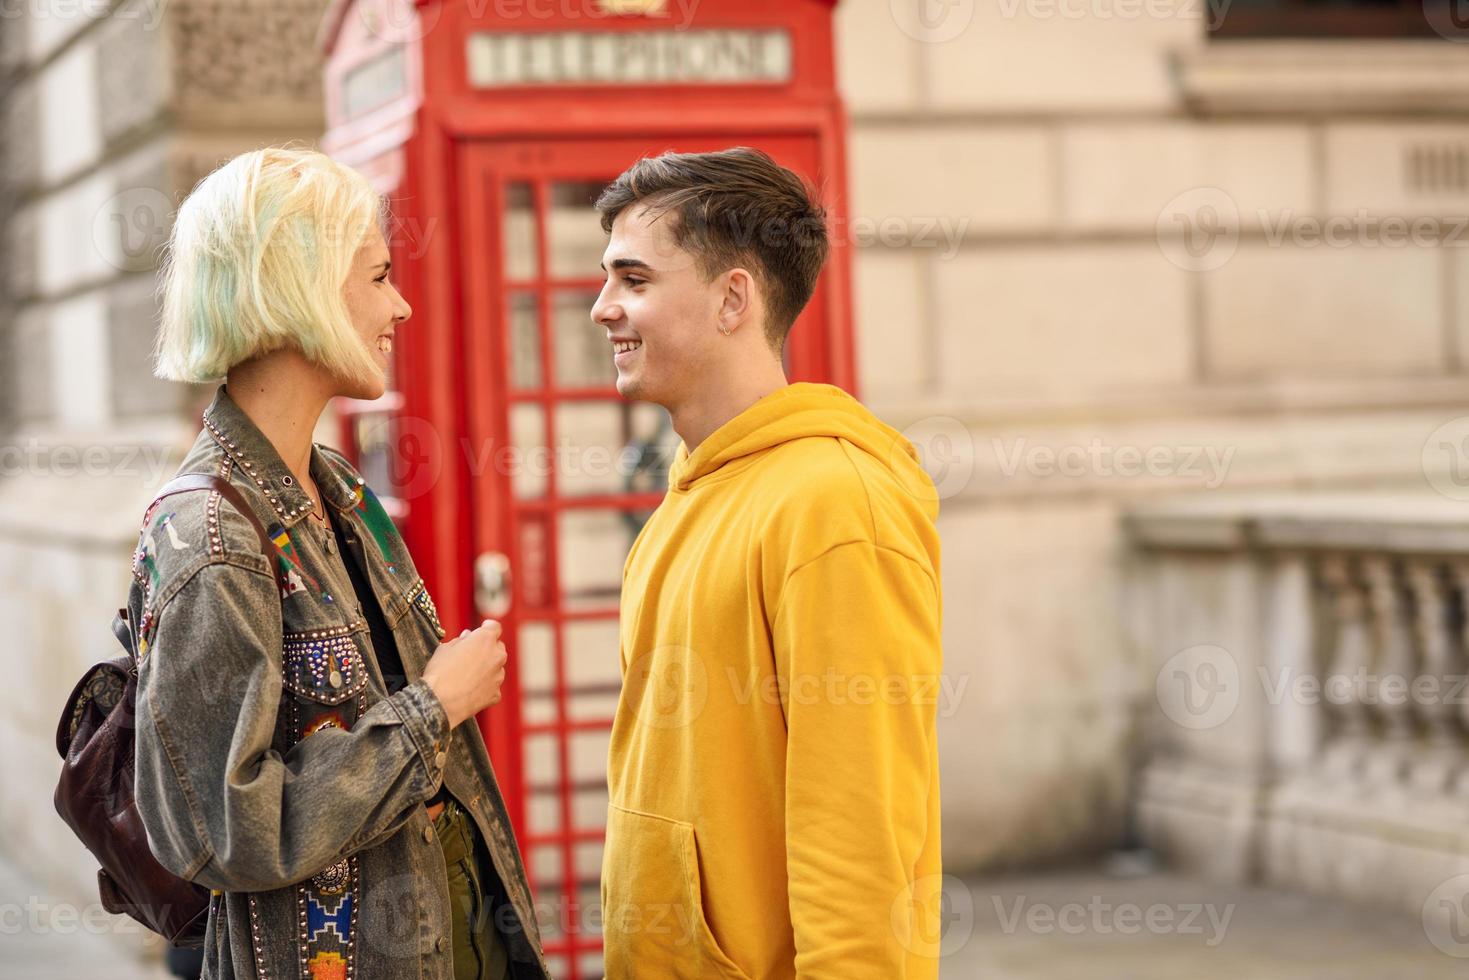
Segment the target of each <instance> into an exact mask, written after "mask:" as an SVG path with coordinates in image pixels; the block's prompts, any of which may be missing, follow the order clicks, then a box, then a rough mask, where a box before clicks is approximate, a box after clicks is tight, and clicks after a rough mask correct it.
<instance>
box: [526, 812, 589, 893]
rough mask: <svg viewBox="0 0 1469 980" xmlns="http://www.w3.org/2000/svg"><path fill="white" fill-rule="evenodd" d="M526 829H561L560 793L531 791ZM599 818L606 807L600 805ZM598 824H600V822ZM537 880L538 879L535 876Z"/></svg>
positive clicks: (546, 831)
mask: <svg viewBox="0 0 1469 980" xmlns="http://www.w3.org/2000/svg"><path fill="white" fill-rule="evenodd" d="M525 813H526V821H527V829H528V832H529V833H532V834H553V833H559V832H560V830H561V794H559V793H531V794H530V800H529V801H527V803H526V809H525ZM598 819H600V820H604V821H605V820H606V819H607V808H606V807H605V806H604V807H602V813H601V816H600V817H599V818H598ZM598 826H601V825H600V824H599V825H598ZM537 880H540V879H539V878H537Z"/></svg>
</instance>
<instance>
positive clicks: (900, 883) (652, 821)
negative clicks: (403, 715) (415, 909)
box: [602, 384, 942, 980]
mask: <svg viewBox="0 0 1469 980" xmlns="http://www.w3.org/2000/svg"><path fill="white" fill-rule="evenodd" d="M669 485H670V487H669V493H668V496H667V498H666V499H665V500H664V502H663V504H662V505H661V506H660V507H659V508H658V510H657V511H656V512H655V513H654V514H653V516H652V518H651V519H650V520H649V521H648V524H647V526H646V527H644V529H643V531H642V533H641V534H640V535H639V536H638V539H637V541H636V542H634V544H633V547H632V551H631V552H630V553H629V555H628V559H627V565H626V567H625V569H624V571H623V588H622V609H621V642H620V647H621V659H622V674H623V690H622V697H621V701H620V703H619V705H618V709H617V718H616V722H615V724H614V727H613V730H612V745H611V752H610V766H609V783H610V789H611V807H610V810H609V814H608V826H607V845H606V852H605V856H604V860H603V874H602V899H603V928H604V936H605V943H606V966H607V976H608V977H609V978H610V980H624V978H627V977H637V978H639V980H643V978H649V980H663V978H690V980H694V978H698V980H703V978H746V977H748V978H757V980H765V978H781V977H802V978H813V980H814V978H818V977H822V978H833V980H837V978H839V980H860V978H868V977H871V978H881V980H897V978H913V977H925V978H932V977H935V976H937V974H938V959H937V955H938V939H939V919H938V898H939V894H938V892H939V888H940V881H939V879H940V876H941V875H942V868H941V864H940V857H939V770H938V744H937V739H936V736H935V719H936V715H937V707H936V706H937V693H938V690H939V673H940V670H941V669H942V668H941V660H942V653H941V649H940V639H939V622H940V616H941V611H940V589H939V541H938V535H937V533H936V531H935V529H934V519H935V517H936V516H937V513H938V505H937V494H936V493H935V491H934V487H933V484H932V482H931V481H930V480H929V479H928V476H927V475H926V474H925V473H924V472H923V470H922V469H921V468H920V467H919V465H918V463H917V458H916V454H915V452H914V450H913V447H912V446H911V445H910V444H909V443H908V441H907V440H906V439H904V438H903V437H902V436H901V435H900V434H899V433H898V432H896V431H894V430H893V429H892V428H890V427H888V426H887V425H884V424H883V423H882V422H880V421H878V420H877V418H876V417H874V416H873V415H872V414H871V413H870V412H868V411H867V409H865V408H863V407H862V405H861V404H860V403H858V402H857V401H856V400H855V399H853V398H852V397H851V396H850V395H848V394H846V393H845V392H843V391H841V390H840V389H838V388H834V387H830V386H827V385H811V384H795V385H791V386H789V387H787V388H784V389H782V390H780V391H777V392H775V393H774V394H771V395H769V396H767V397H765V398H763V399H761V400H760V401H759V402H757V403H756V404H755V405H754V406H752V407H751V408H749V409H748V410H746V411H745V412H743V413H741V414H740V415H739V416H737V417H736V418H734V419H732V420H730V421H729V422H728V423H726V424H725V425H724V426H722V427H721V428H720V429H719V430H718V431H716V432H715V433H714V434H713V435H711V436H710V437H709V438H708V439H707V440H705V441H704V442H703V443H702V444H701V445H700V446H699V447H698V448H697V450H696V451H695V452H694V453H693V454H692V455H690V454H689V453H688V451H687V449H686V448H685V447H682V446H681V447H680V448H679V452H678V456H677V458H676V460H675V461H674V464H673V467H672V471H671V473H670V478H669Z"/></svg>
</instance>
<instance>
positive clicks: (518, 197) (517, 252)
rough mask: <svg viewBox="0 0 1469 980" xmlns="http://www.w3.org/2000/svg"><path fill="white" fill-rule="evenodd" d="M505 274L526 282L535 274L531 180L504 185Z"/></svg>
mask: <svg viewBox="0 0 1469 980" xmlns="http://www.w3.org/2000/svg"><path fill="white" fill-rule="evenodd" d="M504 228H505V278H506V279H508V280H510V281H511V282H525V281H526V280H529V279H534V278H535V277H536V272H537V270H538V268H539V261H540V260H539V253H538V252H537V250H536V206H535V199H534V198H533V197H532V196H531V190H530V184H527V183H523V182H516V183H512V184H507V185H505V220H504Z"/></svg>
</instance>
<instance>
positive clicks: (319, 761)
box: [129, 149, 547, 980]
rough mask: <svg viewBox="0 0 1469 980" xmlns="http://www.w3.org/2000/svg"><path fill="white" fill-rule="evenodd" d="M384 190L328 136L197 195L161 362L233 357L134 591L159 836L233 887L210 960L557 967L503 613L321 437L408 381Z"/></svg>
mask: <svg viewBox="0 0 1469 980" xmlns="http://www.w3.org/2000/svg"><path fill="white" fill-rule="evenodd" d="M383 218H384V211H383V204H382V201H381V198H380V197H379V196H378V195H377V194H376V193H375V192H374V191H373V190H372V188H371V187H370V186H369V185H368V184H367V182H366V181H365V180H364V179H363V178H362V177H361V176H360V175H359V174H357V173H355V172H353V171H352V170H350V169H348V168H346V167H343V166H340V165H338V164H336V163H334V162H332V161H331V160H330V159H328V158H327V157H325V156H322V155H321V154H319V153H312V152H305V151H296V150H283V149H266V150H260V151H256V152H252V153H246V154H244V155H242V156H239V157H236V158H235V159H234V160H231V161H230V162H229V163H227V164H225V165H224V166H222V167H221V168H219V169H218V170H216V171H215V172H214V173H212V174H211V175H210V176H209V177H208V178H206V179H205V180H204V181H203V182H201V183H200V184H199V186H198V187H197V188H196V189H195V190H194V192H193V193H192V194H191V195H190V196H189V198H188V199H187V200H186V201H185V202H184V204H183V206H182V208H181V209H180V211H179V214H178V217H177V220H176V223H175V225H174V229H173V237H172V241H171V243H170V248H169V255H168V261H167V265H166V270H165V275H164V288H163V315H162V325H161V328H160V334H159V341H158V352H157V353H158V373H159V375H160V376H161V377H165V378H170V379H173V380H178V381H190V382H200V381H212V380H218V379H220V378H223V379H224V380H225V384H224V385H222V386H221V387H220V388H219V390H218V392H217V394H216V395H215V397H214V402H213V404H212V405H210V407H209V408H208V409H207V410H206V411H205V413H204V419H203V422H204V426H203V429H202V431H201V432H200V433H199V437H198V439H197V440H196V441H195V443H194V446H193V449H192V450H191V451H190V453H189V455H188V457H187V458H186V460H185V461H184V464H183V466H182V467H181V469H180V473H181V474H210V475H214V476H218V477H221V478H223V479H224V480H226V481H228V482H229V484H230V485H231V486H232V487H234V488H235V489H236V490H238V491H239V493H240V494H241V495H242V496H243V499H244V501H245V502H246V503H247V504H248V507H249V510H250V511H251V512H252V514H253V517H254V518H255V519H256V520H258V521H259V522H260V523H261V524H262V525H264V527H265V529H266V530H267V535H268V537H269V538H270V539H271V552H270V553H269V554H268V555H267V554H266V553H265V552H263V550H262V547H261V543H260V538H259V535H258V534H257V532H256V531H255V530H254V524H253V523H252V521H251V519H250V516H251V515H246V514H243V513H241V512H240V511H238V510H236V509H235V507H234V506H232V505H231V503H230V502H229V500H228V499H227V498H226V497H225V496H224V495H222V494H220V493H218V492H215V491H209V490H202V491H193V492H189V493H185V494H181V495H177V496H171V497H167V498H165V499H163V500H162V501H161V502H160V503H159V504H157V505H156V506H154V507H153V508H151V509H150V511H149V513H148V515H147V517H146V518H145V520H144V524H143V530H142V536H141V539H140V543H139V547H138V551H137V555H136V559H135V565H134V571H135V578H136V581H135V583H134V585H133V588H132V591H131V594H130V596H129V611H130V613H131V615H132V618H133V619H132V621H133V622H135V623H137V624H138V632H139V638H140V642H139V649H140V651H141V652H142V656H141V661H140V668H139V681H138V738H137V745H138V748H137V783H136V796H137V805H138V810H139V812H140V813H141V815H142V818H143V823H144V825H145V826H146V828H147V831H148V838H149V843H150V845H151V847H152V850H153V851H154V853H155V854H156V855H157V857H158V859H159V860H160V861H161V862H162V863H163V864H164V866H165V867H167V868H168V869H169V870H171V871H173V872H174V873H175V874H178V875H181V876H182V877H184V878H187V879H190V880H192V881H195V882H198V883H199V884H201V885H203V886H206V887H208V888H210V889H212V890H213V898H212V900H211V903H210V909H209V928H208V933H207V936H206V940H205V963H204V974H203V975H204V976H205V977H208V978H247V977H248V978H260V980H265V978H271V980H275V978H284V977H292V978H294V977H301V978H303V980H307V978H309V980H327V978H343V980H345V978H350V977H359V978H363V980H400V978H401V980H407V978H410V977H411V978H414V980H418V978H420V977H433V978H442V980H450V978H453V980H471V978H473V980H500V978H517V980H519V978H526V977H532V978H544V977H546V975H547V974H546V969H545V961H544V958H543V956H542V953H541V949H540V940H539V937H538V934H537V931H536V924H535V920H534V915H533V911H532V908H531V897H530V891H529V888H528V887H527V885H526V881H525V872H524V869H523V868H522V866H521V863H520V859H519V852H518V849H517V847H516V845H515V841H514V839H513V836H512V833H511V829H510V823H509V820H508V819H507V817H506V813H505V808H504V804H503V802H502V800H501V797H500V792H499V789H498V787H497V786H496V784H495V776H494V773H493V771H492V770H491V768H490V760H489V757H488V755H487V754H486V752H485V745H484V741H483V740H482V739H481V737H480V733H479V730H478V728H477V726H476V725H475V724H474V723H473V718H474V715H475V713H476V712H478V711H480V710H482V709H484V708H486V707H488V706H490V705H492V704H495V703H497V702H498V701H499V698H500V685H501V683H502V681H503V679H504V665H505V648H504V646H503V644H501V643H499V634H500V627H499V625H498V624H497V623H494V622H490V621H487V622H485V623H484V624H483V625H482V626H480V627H479V628H478V629H476V630H474V631H472V632H471V631H465V632H464V633H462V634H461V635H460V636H459V637H457V638H455V639H452V640H450V641H449V642H447V643H445V642H442V641H443V639H444V632H443V629H442V628H441V627H440V625H439V620H438V616H437V614H436V612H435V610H434V604H433V600H432V599H431V598H430V597H429V594H428V592H427V591H426V590H425V588H424V584H423V580H422V579H421V578H420V577H419V576H418V574H417V573H416V572H415V571H414V566H413V561H412V559H411V558H410V557H409V555H408V552H407V550H406V549H405V548H404V544H403V540H402V538H401V537H399V535H398V533H397V530H396V528H394V526H393V523H392V521H391V520H390V519H389V518H388V516H387V514H386V513H385V512H384V511H383V508H382V507H381V505H380V504H379V503H378V501H377V498H376V497H375V496H374V495H373V492H372V490H371V489H370V488H368V487H367V486H366V485H365V483H364V482H363V480H362V478H361V477H360V476H359V475H358V474H357V472H356V470H354V469H353V468H352V466H351V465H350V464H349V463H348V462H347V461H346V460H345V459H344V458H343V457H342V456H340V455H339V454H337V453H336V452H334V451H333V450H330V449H327V448H325V447H323V446H320V445H315V444H313V443H312V440H311V437H312V432H313V430H314V429H315V427H316V423H317V420H318V418H319V417H320V415H321V413H322V411H323V410H324V409H325V408H326V405H327V402H329V401H330V400H331V399H332V398H334V397H337V396H343V397H349V398H376V397H378V396H380V395H381V394H382V393H383V391H384V386H385V371H386V368H387V364H388V358H389V356H390V355H391V353H392V349H393V342H394V335H395V333H396V331H397V330H398V329H399V327H400V326H401V325H402V324H403V323H404V322H405V321H407V320H408V318H409V316H410V314H411V312H412V311H411V310H410V309H409V307H408V304H407V303H406V302H404V300H403V298H402V297H401V296H400V295H399V294H398V291H397V290H396V289H395V288H394V287H393V284H392V282H391V280H390V279H389V278H388V271H389V267H390V264H389V258H388V249H387V246H386V244H385V242H384V240H383V235H382V232H381V224H382V221H383Z"/></svg>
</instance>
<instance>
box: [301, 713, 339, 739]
mask: <svg viewBox="0 0 1469 980" xmlns="http://www.w3.org/2000/svg"><path fill="white" fill-rule="evenodd" d="M323 728H342V729H345V728H347V722H346V721H345V720H344V719H343V718H342V716H341V715H339V714H337V713H336V712H335V711H333V712H330V713H328V714H324V715H322V716H321V717H320V718H318V719H316V720H315V721H313V722H312V723H311V724H309V725H307V726H306V729H305V731H303V732H302V733H301V737H302V738H305V737H306V736H307V735H315V734H316V733H317V732H319V731H321V730H322V729H323Z"/></svg>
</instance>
